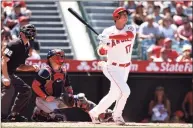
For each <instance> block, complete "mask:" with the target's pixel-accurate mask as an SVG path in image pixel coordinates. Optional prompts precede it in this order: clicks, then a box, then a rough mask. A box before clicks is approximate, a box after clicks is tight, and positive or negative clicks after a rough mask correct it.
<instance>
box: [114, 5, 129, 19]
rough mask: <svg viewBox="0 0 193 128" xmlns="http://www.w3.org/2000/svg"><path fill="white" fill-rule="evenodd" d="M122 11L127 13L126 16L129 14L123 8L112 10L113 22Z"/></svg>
mask: <svg viewBox="0 0 193 128" xmlns="http://www.w3.org/2000/svg"><path fill="white" fill-rule="evenodd" d="M123 11H125V12H127V14H130V12H129V11H128V10H127V9H126V8H124V7H118V8H116V9H115V10H114V12H113V19H114V20H117V19H119V13H120V12H123Z"/></svg>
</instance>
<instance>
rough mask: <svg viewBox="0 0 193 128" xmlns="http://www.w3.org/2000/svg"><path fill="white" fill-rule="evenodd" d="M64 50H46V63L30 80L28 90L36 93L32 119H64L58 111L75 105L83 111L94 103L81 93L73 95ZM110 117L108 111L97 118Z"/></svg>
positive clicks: (101, 119)
mask: <svg viewBox="0 0 193 128" xmlns="http://www.w3.org/2000/svg"><path fill="white" fill-rule="evenodd" d="M64 57H65V55H64V52H63V51H62V50H61V49H53V50H50V51H49V52H48V54H47V64H48V65H47V66H45V67H43V68H42V69H40V71H39V72H38V75H37V76H36V78H35V80H34V81H33V83H32V89H33V91H34V92H35V93H36V94H37V97H36V107H35V108H34V112H33V115H32V117H31V119H32V121H41V122H42V121H46V122H47V121H48V122H49V121H56V122H57V121H66V117H65V115H64V114H62V113H61V112H60V110H62V109H64V108H71V107H78V108H81V109H82V110H83V111H85V112H87V113H88V111H90V110H91V109H92V108H94V106H96V104H95V103H93V102H91V101H89V100H87V98H86V97H85V95H84V93H79V94H77V95H73V89H72V86H71V85H70V81H69V78H68V74H67V71H66V65H65V63H64ZM111 117H112V112H111V110H107V111H106V113H102V114H101V115H99V120H100V121H103V122H104V121H105V122H106V121H109V120H110V119H112V118H111Z"/></svg>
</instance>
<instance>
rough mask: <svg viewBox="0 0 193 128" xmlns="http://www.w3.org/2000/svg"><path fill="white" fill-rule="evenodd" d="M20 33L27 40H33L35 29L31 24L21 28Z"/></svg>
mask: <svg viewBox="0 0 193 128" xmlns="http://www.w3.org/2000/svg"><path fill="white" fill-rule="evenodd" d="M20 32H22V33H24V34H25V36H26V37H27V38H28V39H29V40H34V39H35V37H36V28H35V26H34V25H33V24H27V25H24V26H22V27H21V28H20Z"/></svg>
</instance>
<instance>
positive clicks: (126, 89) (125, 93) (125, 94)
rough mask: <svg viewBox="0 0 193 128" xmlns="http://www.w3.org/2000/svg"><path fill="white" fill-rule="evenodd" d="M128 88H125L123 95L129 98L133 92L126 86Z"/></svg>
mask: <svg viewBox="0 0 193 128" xmlns="http://www.w3.org/2000/svg"><path fill="white" fill-rule="evenodd" d="M126 85H127V86H125V88H124V89H123V91H122V95H123V96H125V97H129V95H130V94H131V90H130V88H129V86H128V84H126Z"/></svg>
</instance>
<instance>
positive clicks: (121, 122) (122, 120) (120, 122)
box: [113, 116, 125, 125]
mask: <svg viewBox="0 0 193 128" xmlns="http://www.w3.org/2000/svg"><path fill="white" fill-rule="evenodd" d="M113 120H114V122H115V123H116V124H118V125H125V121H124V119H123V117H122V116H120V117H113Z"/></svg>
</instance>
